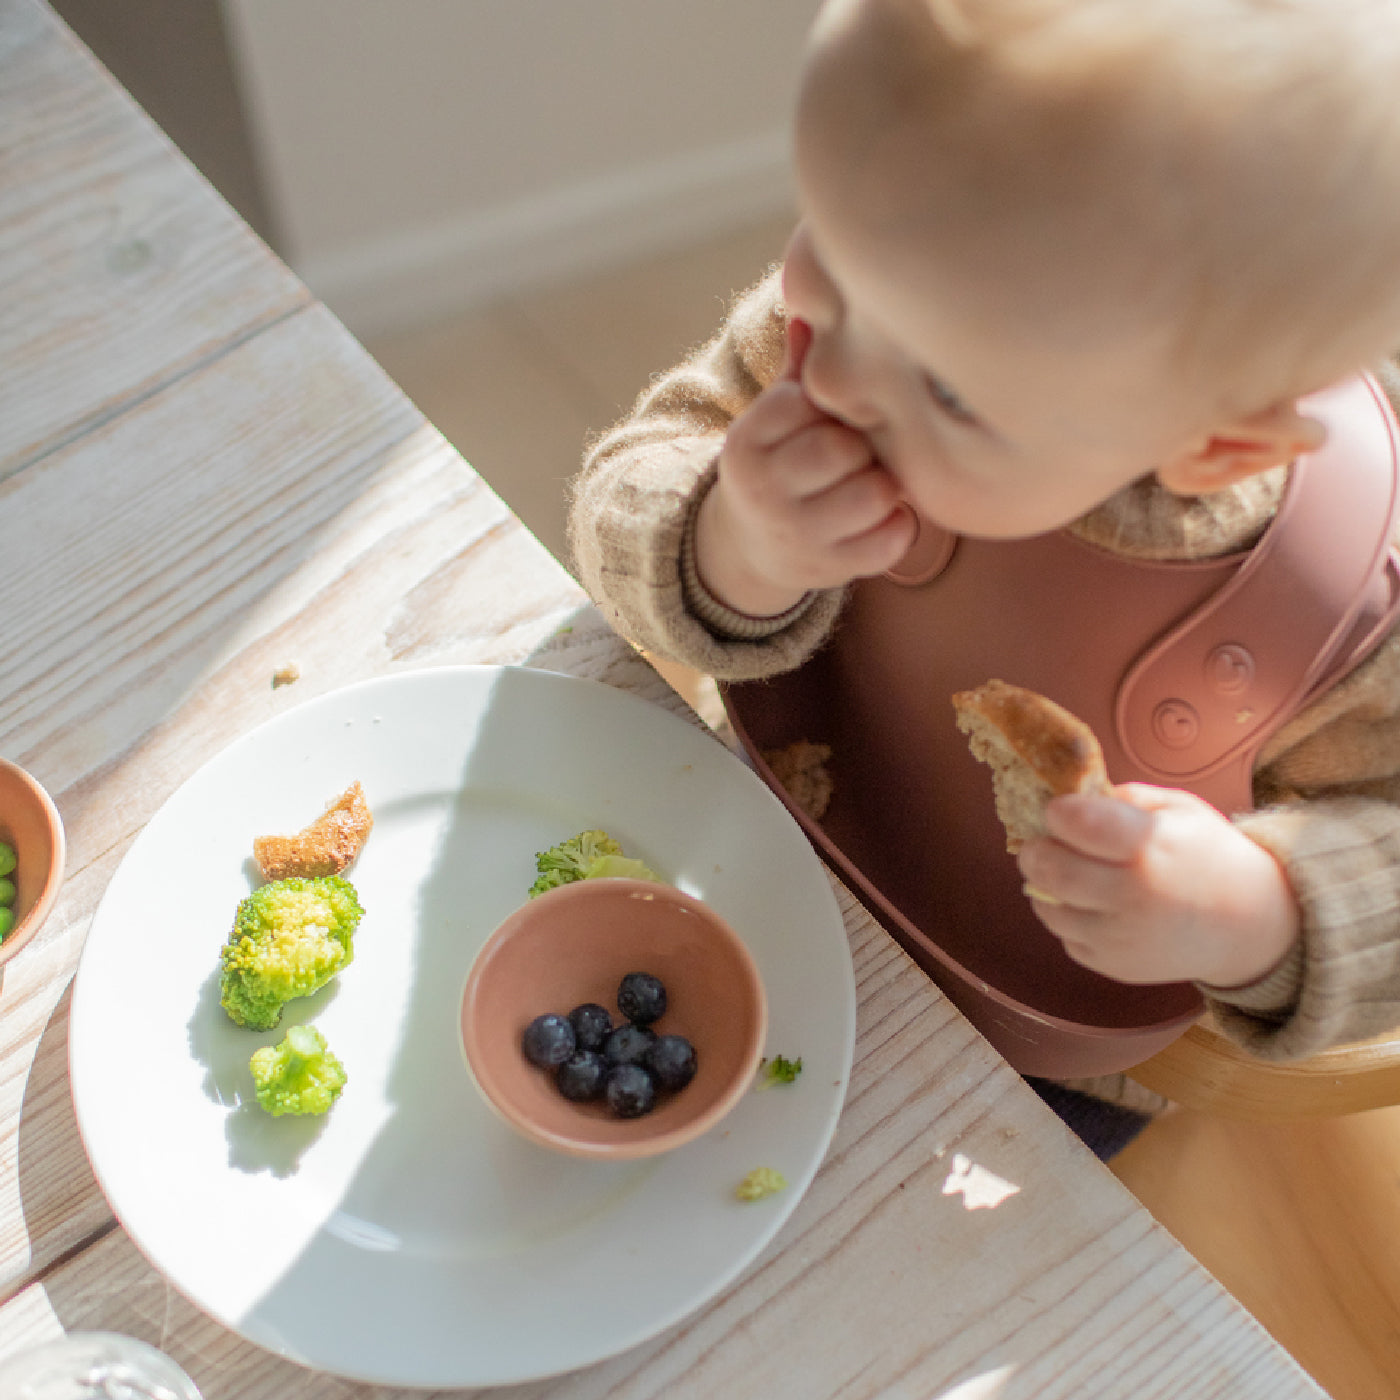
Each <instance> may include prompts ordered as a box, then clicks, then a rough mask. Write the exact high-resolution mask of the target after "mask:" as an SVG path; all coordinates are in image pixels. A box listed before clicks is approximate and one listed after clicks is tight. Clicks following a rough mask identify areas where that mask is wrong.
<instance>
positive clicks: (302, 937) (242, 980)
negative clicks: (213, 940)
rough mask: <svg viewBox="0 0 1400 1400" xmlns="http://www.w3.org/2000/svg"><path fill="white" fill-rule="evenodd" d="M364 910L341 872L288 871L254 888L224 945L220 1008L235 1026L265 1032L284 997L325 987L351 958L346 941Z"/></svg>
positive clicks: (278, 1013) (288, 998) (279, 1015)
mask: <svg viewBox="0 0 1400 1400" xmlns="http://www.w3.org/2000/svg"><path fill="white" fill-rule="evenodd" d="M363 913H364V911H363V909H362V908H361V907H360V900H359V896H358V895H357V894H356V893H355V887H354V886H353V885H352V884H351V883H350V882H349V881H348V880H346V879H345V878H344V877H343V876H340V875H325V876H322V877H320V878H319V879H304V878H302V877H300V876H293V877H291V878H289V879H286V880H274V881H272V882H271V883H270V884H267V885H263V886H261V887H260V888H258V889H256V890H254V891H253V893H252V894H250V895H249V896H248V898H247V899H245V900H244V901H243V902H242V903H241V904H240V905H239V906H238V913H237V915H236V916H235V918H234V923H233V932H232V933H230V934H229V936H228V942H227V943H225V944H224V947H223V952H222V959H223V971H222V973H221V975H220V979H219V985H220V1001H221V1003H222V1005H223V1008H224V1010H225V1011H227V1012H228V1014H229V1016H230V1017H232V1019H233V1020H235V1021H236V1022H237V1023H238V1024H239V1025H240V1026H247V1027H248V1028H249V1029H250V1030H255V1031H267V1030H271V1029H272V1028H273V1027H274V1026H275V1025H276V1024H277V1023H278V1021H280V1020H281V1019H282V1007H283V1005H284V1004H285V1003H287V1002H289V1001H291V1000H293V999H294V998H295V997H305V996H310V995H311V993H312V992H314V991H317V990H318V989H319V988H321V987H324V986H325V985H326V983H327V982H329V981H330V980H331V978H332V977H334V976H335V974H336V973H337V972H339V971H340V970H341V968H343V967H345V966H346V965H347V964H348V963H349V962H350V960H351V959H352V958H353V957H354V956H355V953H354V948H353V946H352V942H351V940H352V938H353V936H354V933H355V929H356V927H357V926H358V924H359V922H360V917H361V915H362V914H363Z"/></svg>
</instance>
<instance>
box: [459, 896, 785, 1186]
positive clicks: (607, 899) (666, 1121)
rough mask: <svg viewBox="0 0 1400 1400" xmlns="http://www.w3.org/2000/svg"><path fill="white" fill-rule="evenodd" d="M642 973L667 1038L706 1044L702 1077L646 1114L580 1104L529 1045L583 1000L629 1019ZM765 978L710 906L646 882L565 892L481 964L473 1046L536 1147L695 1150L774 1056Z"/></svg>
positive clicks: (618, 1156)
mask: <svg viewBox="0 0 1400 1400" xmlns="http://www.w3.org/2000/svg"><path fill="white" fill-rule="evenodd" d="M629 972H649V973H651V974H652V975H653V976H655V977H659V978H660V979H661V981H662V982H663V983H664V984H665V986H666V992H667V1008H666V1012H665V1014H664V1015H663V1016H662V1017H661V1019H660V1020H659V1021H658V1022H657V1023H656V1029H657V1030H658V1031H659V1032H661V1033H663V1034H664V1033H670V1034H675V1035H683V1036H685V1037H686V1038H687V1039H688V1040H689V1041H690V1042H691V1044H692V1045H693V1046H694V1047H695V1052H696V1058H697V1060H698V1068H697V1069H696V1073H695V1078H694V1079H692V1080H691V1081H690V1083H689V1084H687V1085H686V1086H685V1088H683V1089H680V1090H678V1091H677V1092H675V1093H673V1094H662V1095H660V1096H659V1098H658V1103H657V1106H656V1108H655V1109H653V1110H652V1111H651V1112H650V1113H648V1114H646V1115H644V1116H643V1117H640V1118H630V1119H621V1118H617V1117H615V1116H614V1115H613V1114H612V1113H611V1112H610V1110H609V1109H608V1108H607V1106H606V1105H605V1104H603V1103H587V1104H580V1103H574V1102H571V1101H570V1100H568V1099H566V1098H564V1096H563V1095H562V1094H561V1093H560V1092H559V1090H558V1089H557V1088H556V1087H555V1085H554V1082H553V1078H552V1076H551V1074H550V1073H549V1072H548V1071H546V1070H542V1069H539V1068H537V1067H536V1066H534V1065H532V1064H531V1063H530V1062H529V1061H528V1060H527V1059H526V1058H525V1055H524V1053H523V1051H522V1050H521V1036H522V1035H523V1033H524V1031H525V1027H526V1026H528V1025H529V1024H530V1022H531V1021H532V1020H534V1018H535V1017H536V1016H539V1015H542V1014H544V1013H546V1012H558V1013H559V1014H560V1015H567V1014H568V1013H569V1012H570V1011H571V1010H573V1008H574V1007H575V1006H578V1005H581V1004H582V1003H583V1002H589V1001H593V1002H598V1003H600V1004H601V1005H603V1006H605V1007H607V1009H608V1010H609V1011H610V1012H612V1013H613V1020H614V1024H619V1023H620V1022H621V1021H622V1019H623V1018H622V1017H621V1016H620V1015H619V1014H618V1012H617V989H618V984H619V983H620V982H621V981H622V978H623V977H624V976H625V975H626V974H627V973H629ZM767 1021H768V1010H767V1001H766V998H765V997H764V992H763V983H762V981H761V979H760V977H759V973H758V968H757V967H756V966H755V964H754V960H753V957H752V955H751V954H750V953H749V951H748V949H747V948H746V947H745V946H744V943H743V941H742V940H741V939H740V937H739V935H738V934H737V933H735V931H734V930H733V929H732V928H731V927H730V926H729V925H728V924H727V923H725V921H724V920H723V919H721V918H720V917H719V915H717V914H716V913H715V912H714V911H713V910H711V909H709V908H708V907H707V906H706V905H704V904H703V903H701V902H700V901H699V900H698V899H695V898H692V897H691V896H690V895H687V894H683V893H682V892H681V891H679V890H676V889H673V888H672V887H671V886H669V885H659V884H651V883H648V882H647V881H644V880H619V879H593V880H580V881H577V882H576V883H574V884H571V885H562V886H560V887H559V888H558V889H555V890H551V891H550V892H549V893H548V894H543V895H538V896H537V897H536V898H534V899H532V900H529V901H528V902H527V903H526V904H524V905H523V906H521V908H519V909H518V910H516V911H515V913H513V914H512V915H511V916H510V917H509V918H508V919H507V920H506V921H505V922H504V923H503V924H502V925H501V926H500V928H498V929H497V930H496V931H495V933H493V934H492V935H491V937H490V939H488V940H487V942H486V945H485V946H484V947H483V948H482V950H481V952H480V953H479V954H478V955H477V958H476V961H475V962H474V963H473V965H472V969H471V973H470V975H469V976H468V978H467V986H466V991H465V993H464V995H463V998H462V1044H463V1048H464V1049H465V1051H466V1056H467V1063H468V1065H469V1066H470V1067H471V1071H472V1074H473V1076H474V1078H475V1079H476V1083H477V1087H478V1088H479V1089H480V1090H481V1092H482V1094H483V1095H484V1097H485V1098H486V1101H487V1102H488V1103H489V1104H490V1105H491V1106H492V1107H493V1108H494V1109H495V1110H496V1111H497V1112H498V1113H499V1114H500V1115H501V1117H502V1118H504V1119H505V1120H506V1122H507V1123H509V1124H510V1125H511V1126H512V1127H514V1128H516V1129H517V1130H518V1131H520V1132H521V1133H523V1134H524V1135H525V1136H526V1137H528V1138H530V1139H531V1140H532V1141H534V1142H537V1143H539V1144H540V1145H541V1146H543V1147H548V1148H552V1149H553V1150H555V1151H557V1152H565V1153H569V1154H572V1155H573V1156H576V1157H590V1158H595V1159H611V1160H622V1159H626V1158H636V1157H652V1156H656V1155H657V1154H659V1153H662V1152H669V1151H671V1150H672V1149H673V1148H676V1147H679V1146H681V1144H682V1143H686V1142H689V1141H691V1139H693V1138H696V1137H698V1136H699V1135H700V1134H701V1133H704V1132H705V1131H707V1130H708V1129H710V1128H712V1127H714V1125H715V1124H716V1123H718V1122H719V1121H720V1119H721V1118H723V1117H724V1115H725V1114H726V1113H728V1112H729V1110H730V1109H731V1108H733V1107H734V1105H735V1104H736V1103H737V1102H738V1101H739V1099H740V1098H741V1097H742V1096H743V1095H744V1093H745V1092H746V1091H747V1090H748V1088H749V1087H750V1085H751V1084H752V1082H753V1077H754V1074H755V1072H756V1071H757V1069H758V1066H759V1063H760V1060H761V1058H762V1055H763V1043H764V1035H765V1032H766V1030H767Z"/></svg>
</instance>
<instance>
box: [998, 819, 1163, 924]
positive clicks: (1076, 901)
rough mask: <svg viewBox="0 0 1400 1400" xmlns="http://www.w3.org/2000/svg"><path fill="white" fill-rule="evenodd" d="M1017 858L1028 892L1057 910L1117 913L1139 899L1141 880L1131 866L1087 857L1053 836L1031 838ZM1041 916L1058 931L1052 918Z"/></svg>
mask: <svg viewBox="0 0 1400 1400" xmlns="http://www.w3.org/2000/svg"><path fill="white" fill-rule="evenodd" d="M1017 859H1018V861H1019V864H1020V867H1021V874H1022V875H1023V876H1024V877H1025V881H1026V892H1027V894H1029V895H1030V896H1031V898H1032V899H1035V900H1037V901H1039V902H1040V903H1041V904H1044V905H1047V906H1048V907H1050V908H1053V909H1055V910H1057V911H1058V910H1059V909H1061V908H1064V909H1075V910H1080V911H1084V912H1093V913H1098V914H1109V913H1113V914H1117V913H1123V912H1125V911H1126V910H1129V909H1131V908H1132V906H1133V904H1134V903H1135V902H1136V900H1137V898H1138V890H1139V882H1138V879H1137V875H1136V873H1135V872H1134V871H1133V870H1132V868H1131V867H1129V866H1126V865H1116V864H1113V863H1111V862H1108V861H1102V860H1096V859H1094V858H1092V857H1089V856H1084V855H1082V854H1081V853H1080V852H1078V851H1076V850H1073V849H1072V848H1070V847H1069V846H1066V845H1063V844H1062V843H1061V842H1059V841H1056V840H1053V839H1052V838H1050V837H1046V836H1042V837H1040V838H1039V839H1038V840H1035V841H1028V842H1027V843H1026V844H1025V845H1024V846H1023V847H1022V848H1021V853H1020V855H1019V857H1018V858H1017ZM1038 912H1039V911H1038ZM1041 917H1042V919H1043V920H1044V922H1045V923H1046V924H1047V926H1048V927H1050V928H1052V929H1054V930H1055V931H1056V932H1059V930H1058V929H1057V928H1056V927H1055V923H1054V922H1052V920H1051V919H1050V918H1049V917H1047V916H1046V915H1045V914H1044V913H1042V914H1041Z"/></svg>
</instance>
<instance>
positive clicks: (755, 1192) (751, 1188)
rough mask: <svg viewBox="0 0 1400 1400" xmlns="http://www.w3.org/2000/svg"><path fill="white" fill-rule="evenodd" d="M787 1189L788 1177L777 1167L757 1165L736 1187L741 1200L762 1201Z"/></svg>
mask: <svg viewBox="0 0 1400 1400" xmlns="http://www.w3.org/2000/svg"><path fill="white" fill-rule="evenodd" d="M786 1190H787V1177H785V1176H784V1175H783V1174H782V1172H780V1171H778V1170H777V1168H775V1167H755V1168H754V1169H753V1170H752V1171H751V1172H750V1173H749V1174H748V1175H747V1176H746V1177H745V1178H744V1179H743V1180H742V1181H741V1182H740V1183H739V1184H738V1185H737V1186H736V1187H735V1188H734V1194H735V1195H736V1196H737V1197H738V1198H739V1199H740V1200H741V1201H761V1200H762V1199H763V1198H764V1197H765V1196H776V1195H777V1194H778V1192H779V1191H786Z"/></svg>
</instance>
